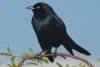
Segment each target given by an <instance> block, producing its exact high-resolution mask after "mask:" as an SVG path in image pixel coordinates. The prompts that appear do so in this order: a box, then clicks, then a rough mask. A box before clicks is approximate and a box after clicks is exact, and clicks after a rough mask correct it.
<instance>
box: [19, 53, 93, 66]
mask: <svg viewBox="0 0 100 67" xmlns="http://www.w3.org/2000/svg"><path fill="white" fill-rule="evenodd" d="M47 56H66V57H71V58H74V59H77V60H80V61H83V62H84V63H86V64H87V65H88V66H89V67H94V66H93V64H92V63H90V62H89V61H88V60H86V59H84V58H81V57H79V56H73V55H70V54H65V53H57V54H43V55H36V56H32V57H24V58H23V59H22V60H21V61H20V62H19V64H18V67H21V66H22V65H23V63H24V62H25V61H26V60H28V59H30V60H32V59H38V58H41V57H47Z"/></svg>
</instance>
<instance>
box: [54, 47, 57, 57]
mask: <svg viewBox="0 0 100 67" xmlns="http://www.w3.org/2000/svg"><path fill="white" fill-rule="evenodd" d="M54 54H56V55H55V56H54V57H57V47H56V48H55V51H54Z"/></svg>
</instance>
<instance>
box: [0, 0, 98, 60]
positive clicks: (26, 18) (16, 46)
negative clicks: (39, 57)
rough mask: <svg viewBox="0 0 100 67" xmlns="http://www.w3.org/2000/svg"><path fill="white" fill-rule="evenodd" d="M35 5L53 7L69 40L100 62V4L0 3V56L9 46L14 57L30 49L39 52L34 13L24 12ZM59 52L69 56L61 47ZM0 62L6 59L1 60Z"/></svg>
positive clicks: (85, 0) (89, 0)
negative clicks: (64, 26)
mask: <svg viewBox="0 0 100 67" xmlns="http://www.w3.org/2000/svg"><path fill="white" fill-rule="evenodd" d="M37 2H45V3H48V4H49V5H50V6H52V8H53V9H54V11H55V12H56V13H57V14H58V15H59V17H60V18H61V19H62V20H63V21H64V23H65V25H66V28H67V32H68V33H69V35H70V36H71V38H72V39H73V40H74V41H75V42H76V43H78V44H79V45H81V46H82V47H84V48H85V49H87V50H88V51H89V52H90V53H91V54H92V56H90V57H88V58H89V59H94V60H96V59H100V30H99V29H100V0H0V52H4V51H7V50H6V48H7V47H8V46H9V47H10V48H11V49H12V50H13V52H14V54H15V55H21V54H22V53H24V52H28V48H30V47H31V48H33V50H34V51H35V52H36V53H38V52H41V48H40V46H39V43H38V40H37V37H36V35H35V32H34V30H33V28H32V25H31V18H32V16H33V13H32V11H31V10H28V9H26V7H27V6H31V5H33V4H35V3H37ZM58 52H64V53H68V52H67V50H65V49H64V48H63V47H60V48H58ZM74 53H75V55H78V56H83V57H86V56H84V55H82V54H80V53H78V52H74ZM0 61H4V62H5V59H1V57H0ZM6 62H7V61H6Z"/></svg>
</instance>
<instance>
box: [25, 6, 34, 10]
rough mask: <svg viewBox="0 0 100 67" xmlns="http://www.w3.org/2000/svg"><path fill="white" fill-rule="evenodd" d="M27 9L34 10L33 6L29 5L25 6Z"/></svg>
mask: <svg viewBox="0 0 100 67" xmlns="http://www.w3.org/2000/svg"><path fill="white" fill-rule="evenodd" d="M26 8H27V9H31V10H34V7H33V6H29V7H26Z"/></svg>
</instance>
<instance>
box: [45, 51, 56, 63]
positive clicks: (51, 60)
mask: <svg viewBox="0 0 100 67" xmlns="http://www.w3.org/2000/svg"><path fill="white" fill-rule="evenodd" d="M46 54H51V50H48V51H47V52H46ZM47 58H48V59H49V61H50V62H52V63H53V62H54V57H53V56H48V57H47Z"/></svg>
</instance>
